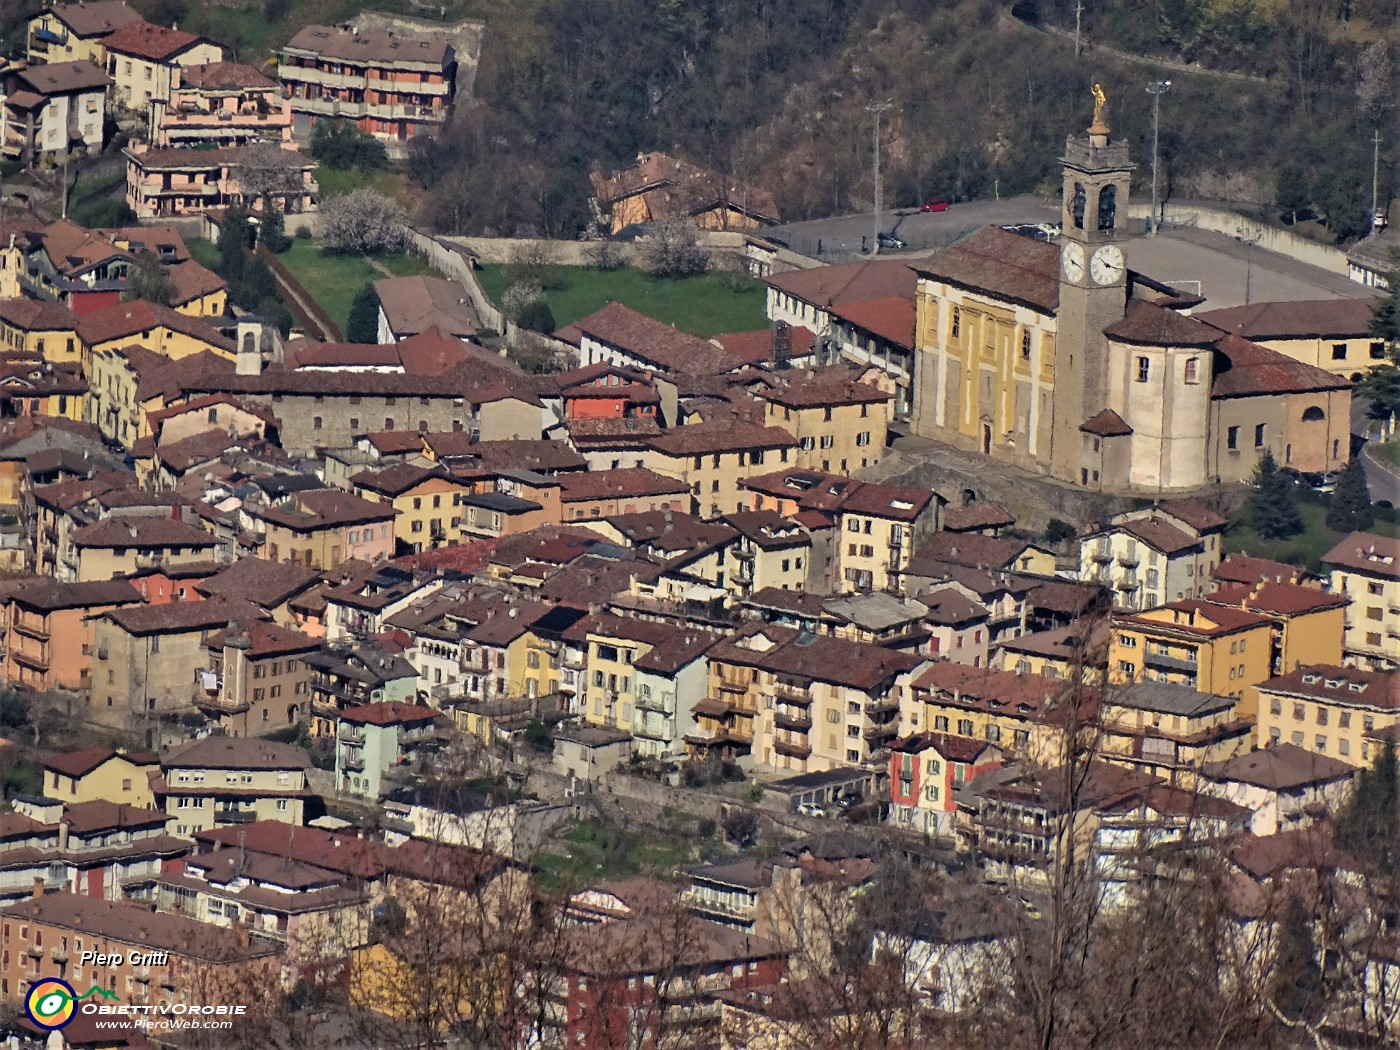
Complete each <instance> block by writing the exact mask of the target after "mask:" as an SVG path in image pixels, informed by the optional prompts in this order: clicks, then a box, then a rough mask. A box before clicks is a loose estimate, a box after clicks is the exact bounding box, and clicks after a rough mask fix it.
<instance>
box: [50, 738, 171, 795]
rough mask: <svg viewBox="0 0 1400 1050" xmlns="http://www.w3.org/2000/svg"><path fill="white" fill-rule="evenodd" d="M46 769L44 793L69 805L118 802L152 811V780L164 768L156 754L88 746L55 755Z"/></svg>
mask: <svg viewBox="0 0 1400 1050" xmlns="http://www.w3.org/2000/svg"><path fill="white" fill-rule="evenodd" d="M43 768H44V783H43V793H44V794H45V795H47V796H48V797H49V798H56V799H58V800H59V801H61V802H63V803H65V804H70V803H77V802H116V803H121V804H125V805H128V806H136V807H137V808H139V809H150V808H151V807H152V806H153V805H154V803H155V796H154V794H152V792H151V778H150V774H152V773H155V772H157V771H158V770H159V768H160V765H159V763H158V762H157V760H156V757H155V755H147V754H141V753H138V752H134V751H120V750H116V749H114V748H110V747H88V748H83V749H82V750H81V751H70V752H68V753H67V754H63V755H54V756H53V757H51V758H49V759H46V760H45V761H44V764H43Z"/></svg>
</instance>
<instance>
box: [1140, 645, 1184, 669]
mask: <svg viewBox="0 0 1400 1050" xmlns="http://www.w3.org/2000/svg"><path fill="white" fill-rule="evenodd" d="M1142 660H1143V663H1145V664H1146V665H1147V666H1148V667H1156V668H1158V669H1160V670H1164V671H1183V672H1185V673H1187V674H1195V673H1196V666H1197V665H1196V661H1195V659H1187V658H1185V657H1181V656H1172V655H1171V654H1169V653H1159V652H1153V651H1152V650H1151V649H1149V650H1147V652H1145V653H1143V654H1142Z"/></svg>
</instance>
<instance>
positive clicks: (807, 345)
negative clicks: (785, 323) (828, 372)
mask: <svg viewBox="0 0 1400 1050" xmlns="http://www.w3.org/2000/svg"><path fill="white" fill-rule="evenodd" d="M788 337H789V340H790V350H789V356H790V357H792V358H794V359H801V358H804V357H807V356H808V355H810V354H811V352H812V343H813V342H814V341H815V339H816V335H815V334H814V333H813V331H812V330H811V329H810V328H807V327H806V326H805V325H792V326H791V327H789V328H788ZM715 342H717V343H719V345H720V346H722V347H724V349H725V350H726V351H727V352H728V353H730V354H733V355H734V356H735V357H737V358H739V359H740V360H743V361H747V362H749V363H750V364H762V363H763V362H766V361H772V360H773V329H772V328H760V329H758V330H757V331H754V332H723V333H721V334H720V335H717V336H715Z"/></svg>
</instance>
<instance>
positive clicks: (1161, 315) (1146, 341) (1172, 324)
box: [1104, 299, 1220, 350]
mask: <svg viewBox="0 0 1400 1050" xmlns="http://www.w3.org/2000/svg"><path fill="white" fill-rule="evenodd" d="M1104 334H1105V335H1107V336H1108V337H1109V338H1110V339H1114V340H1117V341H1118V342H1120V343H1129V344H1131V345H1133V346H1181V347H1200V348H1201V349H1203V350H1204V349H1207V348H1209V347H1212V346H1214V345H1215V344H1216V342H1217V341H1219V339H1220V332H1219V330H1218V329H1215V328H1212V327H1211V326H1210V325H1208V324H1203V323H1201V322H1200V321H1198V320H1196V319H1195V318H1194V317H1187V316H1186V315H1185V314H1181V313H1178V312H1177V311H1176V310H1168V309H1167V308H1165V307H1162V306H1158V305H1156V304H1155V303H1149V302H1144V301H1143V300H1141V299H1129V300H1128V308H1127V310H1126V311H1125V312H1124V314H1123V317H1122V319H1120V320H1118V321H1115V322H1114V323H1113V324H1111V325H1109V326H1108V327H1107V328H1106V329H1104Z"/></svg>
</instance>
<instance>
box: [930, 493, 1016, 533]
mask: <svg viewBox="0 0 1400 1050" xmlns="http://www.w3.org/2000/svg"><path fill="white" fill-rule="evenodd" d="M1015 524H1016V518H1015V517H1014V516H1013V515H1012V513H1011V512H1010V511H1009V510H1007V509H1006V508H1005V507H1002V506H999V505H998V504H996V503H987V502H985V501H983V500H978V501H977V502H975V503H969V504H967V505H966V506H962V507H948V508H947V509H945V510H944V511H943V529H944V531H945V532H976V531H977V530H979V529H1003V528H1008V527H1009V526H1012V525H1015Z"/></svg>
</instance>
